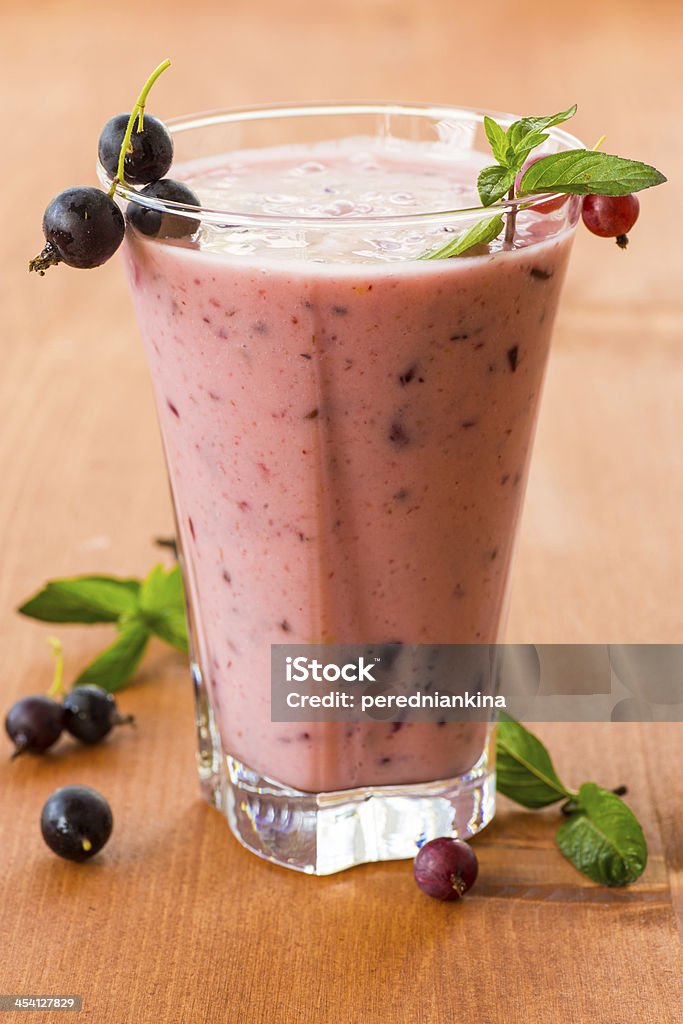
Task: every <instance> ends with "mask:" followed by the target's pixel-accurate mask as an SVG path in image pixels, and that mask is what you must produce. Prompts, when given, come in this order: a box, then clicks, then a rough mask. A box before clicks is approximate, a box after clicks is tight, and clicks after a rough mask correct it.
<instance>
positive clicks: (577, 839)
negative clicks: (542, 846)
mask: <svg viewBox="0 0 683 1024" xmlns="http://www.w3.org/2000/svg"><path fill="white" fill-rule="evenodd" d="M496 758H497V786H498V790H499V792H501V793H503V794H504V795H505V796H507V797H508V798H509V799H510V800H514V801H515V802H516V803H519V804H521V805H522V806H523V807H528V808H532V809H537V808H540V807H547V806H549V805H550V804H553V803H557V802H558V801H560V800H564V801H565V803H564V804H563V805H562V810H563V812H564V814H565V821H564V823H563V824H562V825H560V827H559V829H558V831H557V835H556V842H557V845H558V847H559V848H560V850H561V852H562V853H563V854H564V856H565V857H567V859H568V860H570V861H571V863H572V864H574V866H575V867H576V868H578V870H579V871H581V872H582V873H583V874H584V875H587V876H588V877H589V878H591V879H592V880H593V881H594V882H599V883H601V884H603V885H609V886H618V885H627V884H628V883H630V882H634V881H635V880H636V879H637V878H639V877H640V876H641V875H642V873H643V871H644V870H645V865H646V864H647V843H646V841H645V836H644V834H643V830H642V828H641V826H640V823H639V822H638V819H637V818H636V816H635V814H634V813H633V811H632V810H631V809H630V808H629V807H628V806H627V805H626V804H625V803H624V801H623V800H622V799H621V797H620V796H619V795H618V792H616V791H614V790H611V791H610V790H607V789H603V788H602V787H601V786H597V785H596V784H595V783H593V782H584V784H583V785H582V786H581V787H580V788H579V790H578V792H576V793H575V792H572V791H571V790H570V789H568V788H567V787H566V786H565V785H564V783H563V782H562V781H561V780H560V778H559V776H558V774H557V772H556V771H555V768H554V766H553V763H552V759H551V757H550V754H549V753H548V750H547V748H546V747H545V746H544V745H543V743H541V741H540V740H539V739H538V737H536V736H534V735H533V733H531V732H530V731H529V730H528V729H527V728H525V726H523V725H522V724H521V722H517V721H515V719H514V718H511V717H510V716H509V715H507V714H505V713H503V714H501V718H500V721H499V723H498V731H497V739H496Z"/></svg>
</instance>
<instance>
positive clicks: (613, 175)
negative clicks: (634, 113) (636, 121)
mask: <svg viewBox="0 0 683 1024" xmlns="http://www.w3.org/2000/svg"><path fill="white" fill-rule="evenodd" d="M665 181H666V178H665V177H664V175H663V174H662V173H661V172H660V171H658V170H657V169H656V168H655V167H651V166H650V165H649V164H643V163H640V162H639V161H638V160H626V159H625V158H624V157H620V156H611V155H610V154H609V153H601V152H596V151H595V150H592V149H570V150H566V151H565V152H564V153H553V154H551V156H544V157H541V159H540V160H537V161H536V163H535V164H533V165H532V166H531V167H529V168H528V169H527V171H526V172H525V173H524V176H523V178H522V180H521V182H520V185H519V190H518V192H519V195H529V194H531V193H537V192H564V193H568V194H570V195H577V196H583V195H602V196H625V195H628V194H629V193H630V192H639V191H641V189H644V188H652V186H653V185H661V184H662V182H665Z"/></svg>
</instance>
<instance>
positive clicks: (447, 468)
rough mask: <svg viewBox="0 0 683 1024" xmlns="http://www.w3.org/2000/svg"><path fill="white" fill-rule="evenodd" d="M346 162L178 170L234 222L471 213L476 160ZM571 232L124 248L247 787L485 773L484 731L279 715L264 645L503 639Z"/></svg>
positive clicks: (216, 235) (540, 229)
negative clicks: (255, 781)
mask: <svg viewBox="0 0 683 1024" xmlns="http://www.w3.org/2000/svg"><path fill="white" fill-rule="evenodd" d="M361 148H362V147H361ZM359 152H360V150H359V144H358V143H355V142H354V143H353V144H350V145H349V148H348V151H347V152H345V153H339V152H337V151H334V152H330V153H329V154H326V152H325V150H324V148H323V149H322V150H321V151H319V152H316V154H315V161H312V162H311V167H312V168H313V169H311V167H308V168H306V166H305V165H304V164H302V161H301V156H300V155H299V154H291V155H289V154H288V153H287V151H279V150H273V151H272V153H271V154H270V155H269V154H268V153H266V154H265V156H264V155H263V154H261V155H260V157H259V160H258V163H257V164H254V163H251V162H250V157H249V155H248V154H246V155H244V156H243V157H241V156H240V154H235V155H231V157H230V159H229V160H228V159H227V158H226V161H225V162H224V164H223V165H222V166H216V165H214V166H211V167H210V168H208V169H206V168H204V169H202V168H200V167H197V168H194V169H193V168H192V167H189V168H187V167H186V168H181V169H176V171H175V172H174V173H175V176H176V177H179V176H181V175H182V177H184V178H185V179H186V180H188V182H189V183H190V184H191V186H192V188H193V189H194V190H195V191H196V192H197V193H198V195H199V196H200V198H201V199H202V201H203V202H204V203H209V204H213V205H216V203H217V202H218V201H219V199H220V196H221V195H223V196H224V197H225V196H228V197H229V198H228V199H227V200H226V202H229V203H230V204H231V205H230V206H229V207H228V208H230V209H231V210H233V211H234V209H235V205H234V204H235V203H236V202H237V201H238V200H239V198H240V196H241V197H242V199H243V205H242V208H243V209H244V210H245V211H246V212H249V211H250V210H254V209H255V210H256V211H258V210H259V209H261V210H263V211H265V212H267V213H268V212H273V210H275V211H277V210H278V209H279V210H280V211H282V210H285V211H294V212H295V213H300V212H301V210H302V208H303V209H304V210H307V211H309V212H311V211H312V212H313V213H318V212H319V211H322V213H323V215H324V213H325V210H328V212H329V215H330V216H333V217H336V218H337V219H338V220H348V221H353V219H354V218H358V217H359V216H363V215H365V216H367V215H368V212H367V207H368V206H369V207H370V211H371V214H374V213H375V212H377V210H379V211H380V212H382V211H383V210H386V209H389V210H390V211H391V210H392V209H397V208H398V207H403V210H405V209H408V210H409V211H410V210H412V209H415V210H416V211H418V212H419V211H422V210H424V209H439V208H442V209H444V208H449V206H448V205H446V206H443V205H442V206H441V207H439V204H440V203H444V202H445V196H446V194H449V195H451V196H453V195H456V196H457V194H458V192H459V193H460V194H461V195H463V196H464V199H463V201H462V202H453V201H451V203H450V208H453V206H457V205H469V204H468V202H467V195H466V193H467V191H468V189H469V192H470V193H471V192H472V189H473V182H474V180H475V178H476V169H477V166H479V163H480V161H479V163H478V162H477V161H475V160H474V158H472V157H465V156H463V159H462V162H461V164H460V165H458V166H456V167H448V166H446V167H444V166H443V165H442V164H440V165H438V166H435V165H434V164H433V163H431V162H429V161H428V160H425V161H424V162H423V163H420V162H419V161H418V160H417V159H416V155H415V153H408V154H405V153H403V154H399V155H398V156H396V155H393V156H392V157H391V159H389V158H384V157H383V156H382V154H377V153H371V154H370V156H368V153H367V145H366V147H365V149H363V158H364V159H365V160H366V165H365V169H364V170H362V172H361V171H359V168H361V167H362V160H361V159H360V157H359ZM368 161H370V163H372V164H373V165H374V168H375V176H374V178H373V176H372V171H371V170H370V169H369V167H370V164H368ZM302 168H303V169H302ZM329 190H332V191H329ZM217 195H218V197H219V198H218V199H217V198H216V197H217ZM334 204H336V205H335V207H334V209H332V207H333V205H334ZM359 209H360V212H359ZM335 210H336V212H335ZM563 216H564V214H563V213H561V212H560V213H559V214H555V215H545V216H540V215H537V214H528V215H526V218H525V219H524V218H523V219H522V221H521V223H520V233H519V240H518V248H515V249H513V250H511V251H503V250H502V244H501V243H496V244H495V246H494V251H486V250H484V252H483V253H482V254H480V255H473V256H468V257H463V258H456V259H450V260H437V261H422V260H418V259H416V258H415V257H416V255H418V254H419V253H420V252H423V251H424V250H425V249H428V248H430V246H432V247H433V246H434V244H435V241H436V242H438V243H442V242H443V241H444V240H446V239H447V238H448V235H444V234H443V228H442V227H440V226H439V225H433V226H430V227H429V229H428V232H427V233H426V234H424V233H423V234H422V235H421V234H420V231H419V230H417V229H416V228H415V227H414V226H411V227H408V228H406V229H402V231H400V232H395V233H394V235H392V233H391V230H390V229H389V228H386V227H385V228H383V229H382V231H380V232H379V233H378V232H377V230H375V233H374V234H373V235H371V233H370V229H369V228H366V227H365V226H361V225H360V224H359V225H358V227H357V228H354V227H353V225H351V228H350V230H349V231H348V234H347V236H340V233H339V232H337V233H336V235H335V233H334V232H332V233H331V234H332V235H333V236H334V237H333V238H331V237H330V236H329V235H328V234H326V233H325V232H324V231H320V230H315V231H310V232H301V231H299V230H297V231H291V232H288V233H283V234H278V233H275V232H270V231H266V230H264V232H263V233H262V234H261V235H259V236H258V237H257V238H256V240H254V238H253V237H252V234H250V233H249V232H245V231H244V230H242V229H234V230H233V229H231V228H225V229H218V228H216V229H212V228H207V229H202V232H201V234H200V236H199V238H198V240H197V242H196V243H195V244H193V245H187V244H182V243H173V242H159V241H158V240H150V239H145V238H143V236H141V235H136V234H133V233H131V232H130V231H129V232H128V241H127V244H126V264H127V268H128V274H129V279H130V284H131V288H132V292H133V297H134V301H135V305H136V309H137V314H138V318H139V322H140V324H141V328H142V333H143V336H144V340H145V345H146V349H147V355H148V359H149V362H150V366H151V371H152V376H153V380H154V386H155V390H156V397H157V402H158V409H159V417H160V421H161V428H162V432H163V438H164V444H165V448H166V454H167V459H168V465H169V472H170V477H171V483H172V488H173V492H174V498H175V503H176V509H177V513H178V529H179V535H180V541H181V546H182V550H183V554H184V560H185V567H186V575H187V585H188V588H189V592H190V596H191V601H192V603H193V605H194V608H195V616H194V617H195V620H196V622H197V623H199V625H198V627H197V631H196V632H197V635H196V638H195V639H196V647H197V653H198V658H199V662H200V666H201V670H202V673H203V675H204V678H205V681H206V684H207V687H208V691H209V696H210V700H211V703H212V706H213V709H214V712H215V715H216V719H217V722H218V726H219V730H220V734H221V738H222V743H223V746H224V750H225V751H226V752H227V753H230V754H232V755H233V756H234V757H236V758H238V759H239V760H241V761H243V762H244V763H246V764H247V765H249V766H250V767H251V768H253V769H255V770H256V771H258V772H260V773H262V774H264V775H266V776H268V777H270V778H273V779H276V780H278V781H279V782H282V783H285V784H287V785H291V786H293V787H296V788H299V789H303V790H307V791H327V790H338V789H345V788H351V787H356V786H365V785H375V784H378V785H382V784H400V783H413V782H423V781H427V780H435V779H441V778H450V777H453V776H455V775H458V774H461V773H462V772H464V771H467V770H468V769H469V768H471V767H472V766H473V765H474V764H475V762H476V761H477V760H478V758H479V757H480V755H481V753H482V749H483V744H484V741H485V735H486V726H485V725H484V724H478V723H475V724H472V723H468V724H465V723H445V724H443V723H442V724H431V723H429V724H427V723H412V724H410V723H403V724H401V723H394V724H392V723H377V724H372V725H366V724H362V725H347V724H311V725H302V724H301V723H297V724H293V723H292V724H289V723H272V722H271V720H270V645H271V644H272V643H287V642H293V643H294V642H296V643H321V642H332V641H336V642H340V641H344V642H357V643H381V642H410V643H421V642H428V643H476V642H482V643H484V642H485V643H488V642H494V641H496V640H497V639H499V638H500V637H499V633H500V627H501V621H502V615H503V605H504V601H505V596H506V584H507V578H508V570H509V565H510V559H511V556H512V547H513V541H514V537H515V530H516V526H517V522H518V518H519V514H520V508H521V502H522V495H523V492H524V486H525V481H526V475H527V467H528V462H529V453H530V447H531V443H532V437H533V432H534V425H535V421H536V414H537V409H538V401H539V395H540V391H541V386H542V381H543V374H544V367H545V364H546V358H547V354H548V345H549V341H550V336H551V331H552V324H553V319H554V316H555V311H556V307H557V302H558V297H559V293H560V289H561V284H562V279H563V276H564V271H565V267H566V263H567V258H568V254H569V247H570V244H571V231H569V230H563V229H562V217H563ZM553 218H555V219H553ZM439 232H440V234H439ZM340 237H341V239H342V240H341V241H340ZM392 243H393V246H392ZM335 247H336V248H335ZM496 250H497V251H496Z"/></svg>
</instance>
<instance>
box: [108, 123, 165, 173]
mask: <svg viewBox="0 0 683 1024" xmlns="http://www.w3.org/2000/svg"><path fill="white" fill-rule="evenodd" d="M129 118H130V114H117V115H116V116H115V117H112V118H110V120H109V121H107V123H106V124H105V126H104V128H103V129H102V132H101V134H100V141H99V144H98V156H99V158H100V163H101V164H102V166H103V167H104V169H105V171H106V172H107V174H108V175H109V177H110V178H112V180H113V179H114V178H116V177H117V175H118V167H119V154H120V153H121V146H122V145H123V140H124V135H125V134H126V128H127V127H128V120H129ZM172 162H173V139H172V138H171V136H170V133H169V131H168V129H167V128H166V126H165V125H164V124H163V122H162V121H160V120H159V119H158V118H157V117H152V115H151V114H145V115H144V119H143V127H142V131H139V130H138V124H137V122H136V125H135V127H134V128H133V132H132V134H131V137H130V146H129V147H128V152H127V153H126V156H125V160H124V164H123V174H124V178H125V180H126V181H127V182H130V184H132V185H148V184H149V182H150V181H158V180H159V178H163V177H164V175H165V174H166V172H167V171H168V169H169V167H170V166H171V163H172Z"/></svg>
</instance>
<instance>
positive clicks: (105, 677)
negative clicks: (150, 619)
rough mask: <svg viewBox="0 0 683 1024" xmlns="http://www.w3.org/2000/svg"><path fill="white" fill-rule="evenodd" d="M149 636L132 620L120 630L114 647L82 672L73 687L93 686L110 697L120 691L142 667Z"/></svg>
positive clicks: (143, 625)
mask: <svg viewBox="0 0 683 1024" xmlns="http://www.w3.org/2000/svg"><path fill="white" fill-rule="evenodd" d="M149 636H150V634H149V629H148V628H147V626H146V625H145V623H144V622H139V621H137V620H135V619H132V620H131V621H130V622H128V623H127V624H126V625H125V626H124V627H123V628H122V629H121V632H120V633H119V635H118V637H117V638H116V640H115V641H114V643H113V644H111V646H110V647H107V648H106V650H104V651H102V653H101V654H98V656H97V657H96V658H95V660H94V661H92V662H91V663H90V664H89V665H88V667H87V668H85V669H84V670H83V671H82V672H81V674H80V675H79V677H78V679H76V681H75V682H74V684H73V685H74V686H82V685H83V684H85V683H94V684H96V685H97V686H101V687H103V688H104V689H105V690H109V691H110V692H111V693H113V692H114V691H115V690H120V689H121V687H123V686H125V684H126V683H127V682H128V680H129V679H130V677H131V676H132V675H133V673H134V672H135V669H136V668H137V667H138V665H139V664H140V661H141V659H142V655H143V654H144V653H145V648H146V646H147V642H148V640H149Z"/></svg>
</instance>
